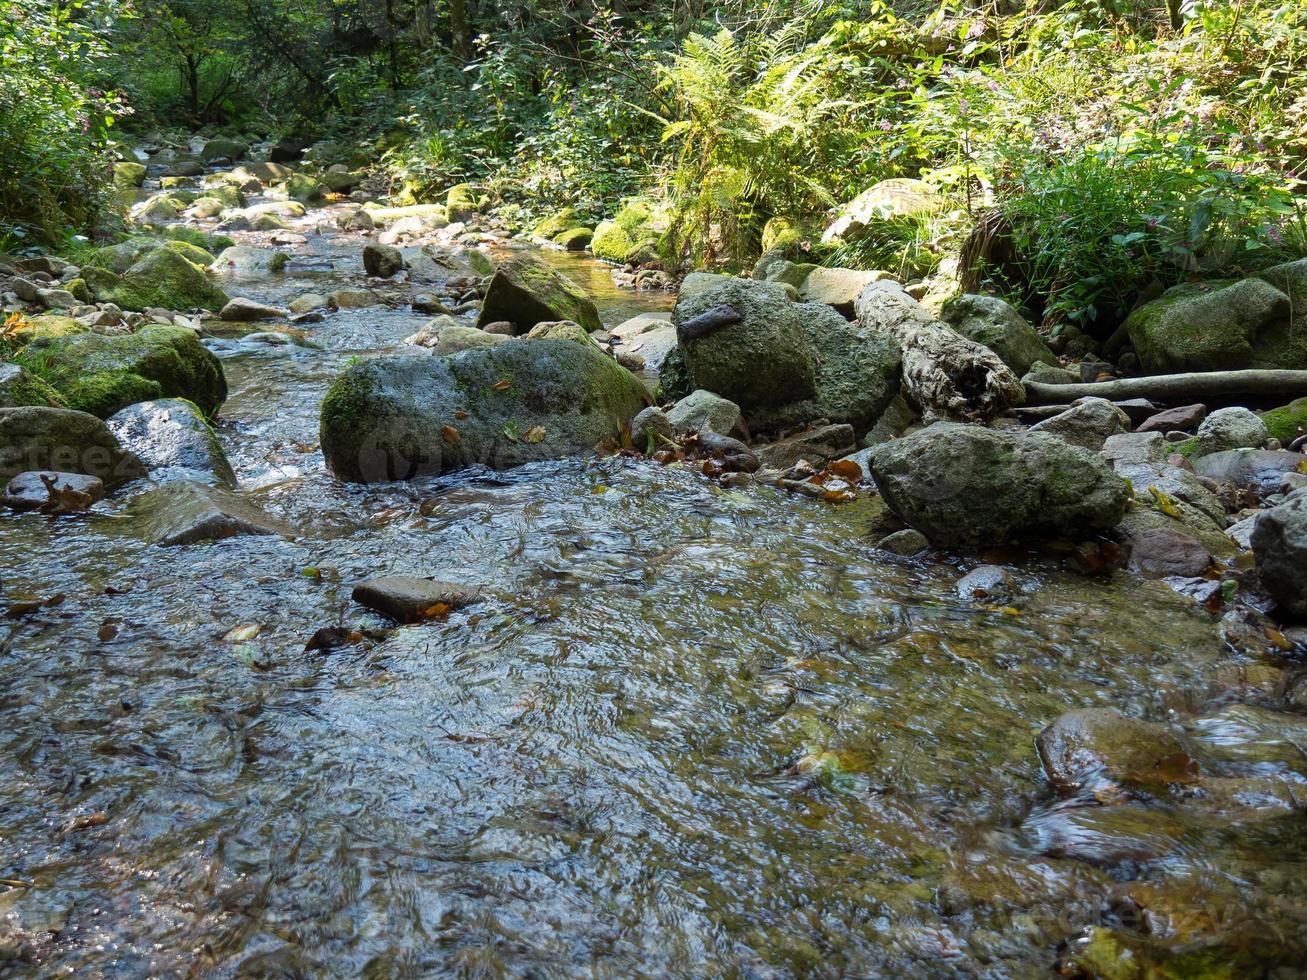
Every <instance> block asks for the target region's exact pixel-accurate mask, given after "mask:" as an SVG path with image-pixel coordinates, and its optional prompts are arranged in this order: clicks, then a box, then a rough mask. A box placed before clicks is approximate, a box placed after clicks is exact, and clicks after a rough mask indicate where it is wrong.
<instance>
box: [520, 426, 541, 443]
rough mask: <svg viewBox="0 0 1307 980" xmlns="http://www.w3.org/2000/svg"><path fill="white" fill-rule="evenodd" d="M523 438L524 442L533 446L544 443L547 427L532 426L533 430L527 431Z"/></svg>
mask: <svg viewBox="0 0 1307 980" xmlns="http://www.w3.org/2000/svg"><path fill="white" fill-rule="evenodd" d="M522 438H523V440H525V441H526V442H529V443H531V444H532V445H535V444H536V443H537V442H544V441H545V427H544V426H543V425H533V426H531V428H529V429H527V430H526V435H524V436H523V437H522Z"/></svg>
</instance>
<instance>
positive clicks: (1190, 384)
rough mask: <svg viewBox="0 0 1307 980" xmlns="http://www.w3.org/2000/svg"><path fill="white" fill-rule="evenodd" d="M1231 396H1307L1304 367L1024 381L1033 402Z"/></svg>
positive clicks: (1029, 398)
mask: <svg viewBox="0 0 1307 980" xmlns="http://www.w3.org/2000/svg"><path fill="white" fill-rule="evenodd" d="M1232 396H1245V397H1247V396H1260V397H1264V398H1283V399H1285V400H1292V399H1294V398H1302V397H1303V396H1307V371H1279V370H1248V371H1204V372H1201V373H1195V374H1159V375H1156V376H1154V377H1147V378H1121V379H1119V380H1117V381H1094V382H1091V383H1087V384H1070V385H1051V384H1044V383H1042V382H1038V381H1028V382H1026V402H1027V403H1028V404H1032V405H1069V404H1070V403H1071V402H1073V401H1075V400H1076V399H1077V398H1086V397H1093V398H1106V399H1108V400H1109V401H1111V400H1112V399H1115V398H1150V399H1152V400H1153V401H1158V402H1178V401H1202V400H1205V399H1218V398H1226V397H1232Z"/></svg>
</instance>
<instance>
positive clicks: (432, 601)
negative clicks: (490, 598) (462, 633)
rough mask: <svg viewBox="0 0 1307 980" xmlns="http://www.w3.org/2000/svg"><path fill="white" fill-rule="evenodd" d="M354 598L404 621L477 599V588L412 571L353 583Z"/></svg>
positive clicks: (438, 613) (419, 619) (431, 615)
mask: <svg viewBox="0 0 1307 980" xmlns="http://www.w3.org/2000/svg"><path fill="white" fill-rule="evenodd" d="M352 596H353V599H354V601H355V602H357V603H359V605H362V606H367V607H368V608H369V609H375V610H376V611H377V612H380V613H384V614H385V615H387V616H389V617H390V618H391V619H395V620H398V621H399V622H401V623H420V622H422V621H423V620H427V619H432V618H435V617H438V616H442V615H444V614H445V613H447V612H450V611H452V610H454V609H459V608H462V607H463V606H466V605H468V604H469V603H472V602H475V601H476V600H477V597H478V592H477V591H476V590H474V589H470V588H468V587H467V586H465V585H456V584H454V583H452V582H440V581H437V580H435V579H426V578H416V577H413V576H410V575H387V576H383V577H382V578H373V579H368V580H366V581H364V582H359V583H358V584H357V585H355V586H354V590H353V593H352Z"/></svg>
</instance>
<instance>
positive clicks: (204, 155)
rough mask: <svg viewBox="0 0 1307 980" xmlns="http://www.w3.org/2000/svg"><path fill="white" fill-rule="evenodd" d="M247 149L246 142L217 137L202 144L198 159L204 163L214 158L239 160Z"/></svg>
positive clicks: (248, 148)
mask: <svg viewBox="0 0 1307 980" xmlns="http://www.w3.org/2000/svg"><path fill="white" fill-rule="evenodd" d="M249 150H250V147H249V144H248V143H242V142H241V141H240V140H229V139H223V138H222V137H219V138H217V139H211V140H209V142H207V143H205V144H204V149H202V150H200V159H201V160H203V161H204V162H205V163H211V162H212V161H214V160H239V159H240V158H241V157H243V156H245V154H246V153H248V152H249Z"/></svg>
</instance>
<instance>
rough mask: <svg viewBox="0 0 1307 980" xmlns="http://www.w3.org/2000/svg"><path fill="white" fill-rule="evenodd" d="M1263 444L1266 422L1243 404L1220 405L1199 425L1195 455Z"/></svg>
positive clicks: (1249, 447) (1264, 442)
mask: <svg viewBox="0 0 1307 980" xmlns="http://www.w3.org/2000/svg"><path fill="white" fill-rule="evenodd" d="M1265 444H1266V423H1265V422H1263V421H1262V419H1261V417H1260V416H1258V415H1257V413H1256V412H1252V411H1249V410H1248V409H1246V408H1239V407H1233V408H1220V409H1217V410H1216V411H1215V412H1213V413H1212V414H1211V415H1209V416H1207V418H1205V419H1203V421H1202V424H1201V425H1199V426H1198V445H1197V446H1196V447H1195V449H1194V452H1193V455H1194V456H1207V455H1209V454H1210V453H1223V452H1226V451H1227V450H1230V449H1260V448H1261V447H1262V446H1263V445H1265Z"/></svg>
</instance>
